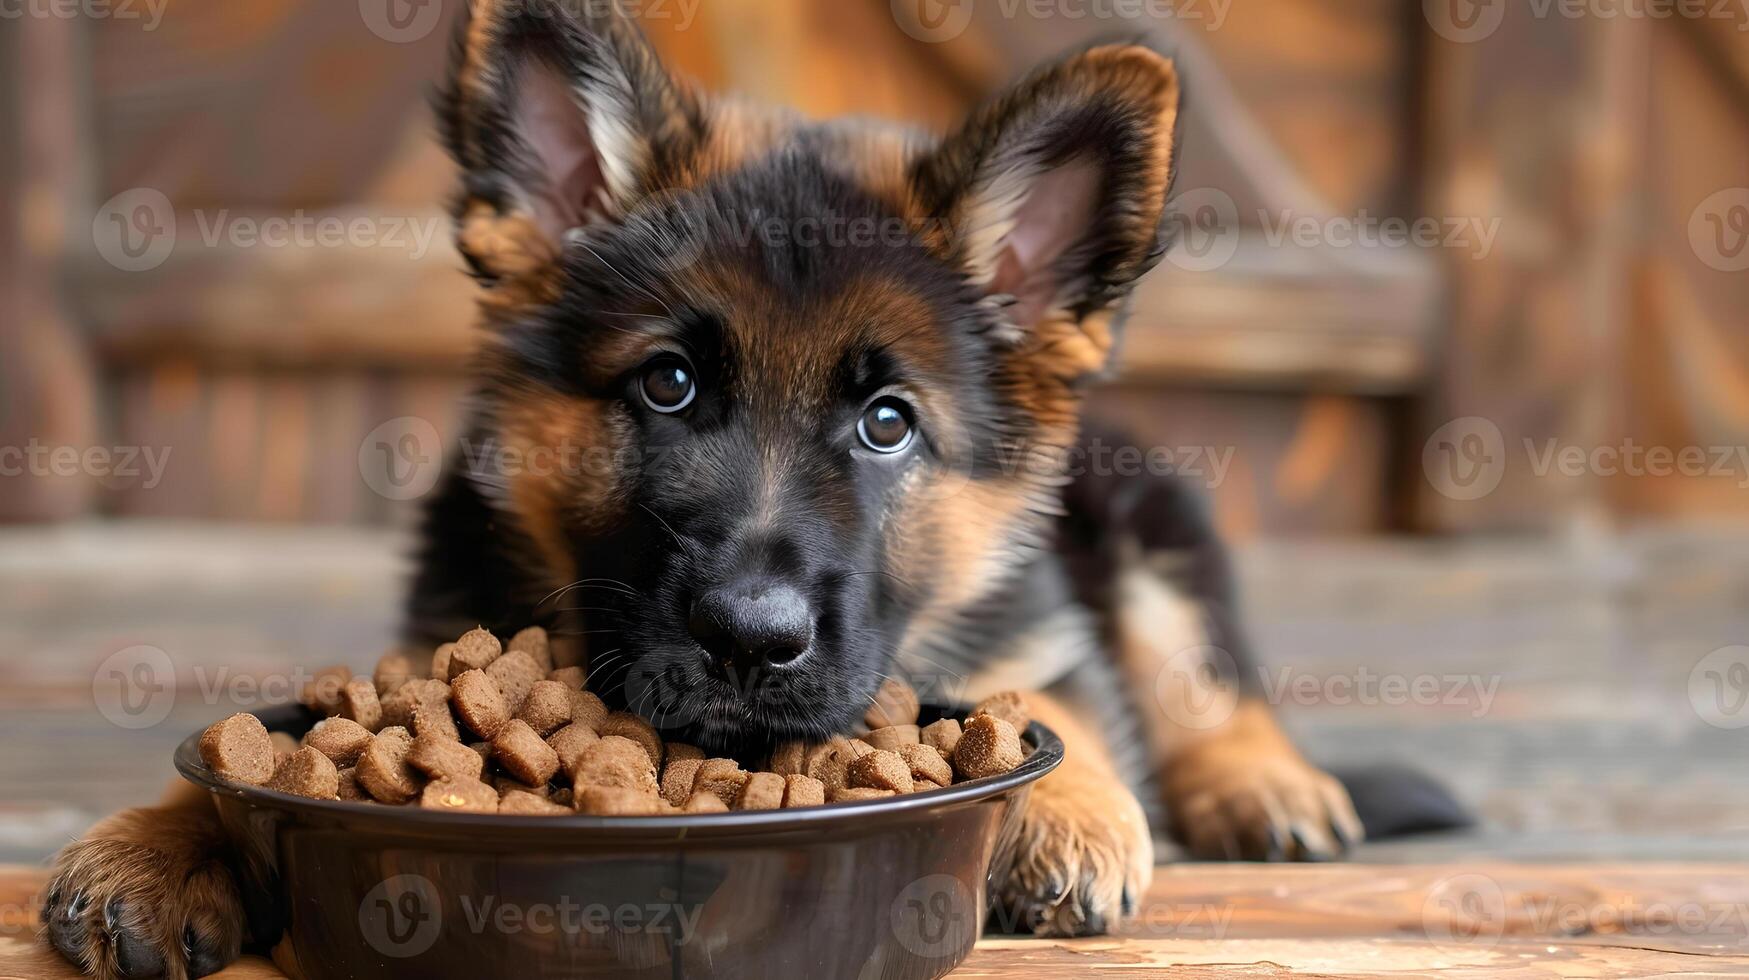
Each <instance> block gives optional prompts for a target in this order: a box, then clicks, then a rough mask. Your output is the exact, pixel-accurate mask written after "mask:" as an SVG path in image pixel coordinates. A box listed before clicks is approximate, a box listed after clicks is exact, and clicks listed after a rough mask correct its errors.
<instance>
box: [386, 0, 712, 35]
mask: <svg viewBox="0 0 1749 980" xmlns="http://www.w3.org/2000/svg"><path fill="white" fill-rule="evenodd" d="M481 2H482V0H449V3H450V5H452V6H453V7H454V8H455V9H458V10H459V9H461V7H462V6H463V4H466V5H468V6H470V7H472V6H475V5H477V4H479V3H481ZM703 2H704V0H567V2H566V3H564V4H562V5H561V4H559V3H555V2H554V0H491V8H492V11H493V13H494V14H495V15H496V16H498V17H500V18H508V17H511V16H513V15H514V16H527V17H535V18H544V17H553V16H557V15H559V14H560V12H561V10H575V11H578V12H579V13H580V14H581V15H582V16H583V17H586V18H594V17H602V16H609V15H617V16H620V17H623V18H626V19H629V20H635V21H674V22H675V28H674V29H675V30H680V31H684V30H688V29H689V28H691V27H692V24H693V21H694V20H696V19H697V17H698V8H699V4H701V3H703ZM579 8H581V9H579ZM444 9H445V0H358V14H359V17H361V18H362V19H363V20H364V24H365V26H366V27H368V28H370V32H371V33H372V34H375V35H376V36H377V37H380V38H382V39H383V40H385V41H388V42H390V43H392V44H412V43H413V42H415V41H422V40H424V39H425V38H427V37H430V36H431V32H432V31H433V30H435V29H436V28H437V25H438V24H439V23H441V22H442V20H443V11H444Z"/></svg>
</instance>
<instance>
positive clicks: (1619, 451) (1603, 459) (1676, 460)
mask: <svg viewBox="0 0 1749 980" xmlns="http://www.w3.org/2000/svg"><path fill="white" fill-rule="evenodd" d="M1522 449H1523V452H1524V463H1525V472H1528V473H1529V474H1530V475H1531V476H1533V477H1536V478H1538V479H1543V478H1547V477H1565V478H1569V479H1572V478H1578V477H1584V476H1598V477H1628V478H1634V479H1640V478H1648V477H1650V478H1654V479H1661V478H1668V477H1688V478H1704V479H1728V480H1731V481H1733V483H1734V484H1735V486H1736V487H1737V488H1738V489H1740V490H1749V446H1731V445H1719V446H1660V445H1647V444H1645V443H1641V442H1637V441H1635V440H1634V439H1632V438H1627V439H1623V440H1622V441H1621V442H1620V443H1612V444H1603V445H1589V446H1587V445H1577V444H1572V443H1562V442H1561V441H1560V440H1559V439H1558V438H1553V437H1551V438H1546V439H1535V438H1529V437H1526V438H1525V439H1524V440H1523V441H1522ZM1511 456H1512V454H1511V453H1509V452H1508V451H1507V447H1506V439H1505V436H1504V435H1503V434H1502V433H1501V432H1500V427H1499V426H1498V425H1495V424H1494V422H1493V421H1491V420H1489V419H1485V418H1481V417H1480V416H1467V417H1465V418H1460V419H1453V420H1452V421H1450V422H1447V423H1445V424H1444V425H1442V426H1440V427H1439V428H1438V429H1436V430H1435V431H1434V432H1433V434H1432V435H1431V436H1429V437H1428V439H1427V441H1426V442H1425V443H1423V444H1422V447H1421V467H1422V472H1423V473H1424V474H1425V475H1426V477H1427V482H1428V483H1429V484H1431V485H1432V486H1433V488H1434V489H1435V490H1437V491H1438V492H1439V493H1440V494H1442V495H1444V496H1446V497H1449V498H1451V499H1453V500H1479V499H1481V498H1483V497H1486V496H1487V495H1489V494H1491V493H1493V492H1494V490H1495V488H1497V487H1499V486H1500V481H1501V480H1502V479H1503V478H1504V477H1505V475H1506V471H1507V468H1508V463H1509V462H1510V460H1511Z"/></svg>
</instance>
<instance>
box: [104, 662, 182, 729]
mask: <svg viewBox="0 0 1749 980" xmlns="http://www.w3.org/2000/svg"><path fill="white" fill-rule="evenodd" d="M91 703H92V704H94V705H96V706H97V713H98V714H100V715H102V716H103V717H104V718H105V719H106V720H108V721H109V723H110V724H112V725H114V726H115V727H117V728H123V729H127V730H128V731H139V730H141V729H145V728H151V727H152V726H154V725H157V724H159V723H161V722H163V720H164V719H166V718H168V717H170V711H171V709H172V708H174V707H175V706H176V664H175V663H174V662H172V661H171V659H170V655H169V654H168V653H165V652H164V651H163V650H162V649H160V648H158V647H155V646H149V645H146V644H138V645H135V646H130V647H123V648H122V649H120V650H117V651H115V652H114V653H112V654H110V655H109V656H107V657H105V658H103V662H102V663H100V664H98V665H97V669H96V670H94V671H92V672H91Z"/></svg>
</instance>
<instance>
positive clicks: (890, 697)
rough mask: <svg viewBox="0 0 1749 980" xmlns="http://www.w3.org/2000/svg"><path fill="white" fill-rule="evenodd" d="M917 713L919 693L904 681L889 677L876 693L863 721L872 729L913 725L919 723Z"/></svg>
mask: <svg viewBox="0 0 1749 980" xmlns="http://www.w3.org/2000/svg"><path fill="white" fill-rule="evenodd" d="M917 711H918V705H917V692H916V691H913V690H911V685H909V684H907V683H905V682H904V681H901V680H895V679H893V678H891V677H889V678H887V679H886V680H884V681H882V682H881V689H880V690H879V691H876V692H875V696H874V704H871V705H869V709H868V711H866V712H864V713H863V716H862V720H863V721H864V722H865V723H867V724H868V727H870V728H886V727H887V726H889V725H911V724H915V723H916V721H917Z"/></svg>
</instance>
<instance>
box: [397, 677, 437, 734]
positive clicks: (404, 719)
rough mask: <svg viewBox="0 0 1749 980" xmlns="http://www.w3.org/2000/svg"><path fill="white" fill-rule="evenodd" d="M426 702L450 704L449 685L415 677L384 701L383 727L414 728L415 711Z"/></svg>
mask: <svg viewBox="0 0 1749 980" xmlns="http://www.w3.org/2000/svg"><path fill="white" fill-rule="evenodd" d="M425 701H442V702H444V703H445V704H446V705H447V704H448V702H449V684H448V683H446V682H444V681H434V680H428V679H426V678H423V677H415V678H412V679H411V680H409V681H407V682H406V683H404V684H402V685H401V686H400V687H398V688H396V689H395V691H394V693H392V694H389V695H387V696H385V697H384V698H383V699H382V706H383V727H384V728H390V727H394V726H399V727H401V728H406V729H411V728H412V727H413V711H414V709H415V708H417V707H419V705H420V703H422V702H425Z"/></svg>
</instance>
